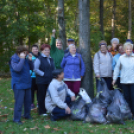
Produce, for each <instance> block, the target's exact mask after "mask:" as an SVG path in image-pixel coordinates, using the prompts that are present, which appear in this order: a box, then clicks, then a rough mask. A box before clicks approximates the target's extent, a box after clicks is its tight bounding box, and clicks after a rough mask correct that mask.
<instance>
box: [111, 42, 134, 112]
mask: <svg viewBox="0 0 134 134" xmlns="http://www.w3.org/2000/svg"><path fill="white" fill-rule="evenodd" d="M124 50H125V54H123V55H122V56H120V58H119V60H118V62H117V65H116V67H115V69H114V75H113V85H114V84H115V82H116V80H117V79H118V76H119V73H120V71H121V76H120V79H121V84H122V89H123V94H124V97H125V99H126V101H127V103H128V104H129V106H130V108H131V111H132V113H133V115H134V54H133V44H131V43H130V42H126V43H125V44H124Z"/></svg>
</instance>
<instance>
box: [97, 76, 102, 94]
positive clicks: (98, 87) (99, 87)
mask: <svg viewBox="0 0 134 134" xmlns="http://www.w3.org/2000/svg"><path fill="white" fill-rule="evenodd" d="M96 79H97V84H96V89H97V93H99V92H100V91H102V89H103V88H102V87H103V82H102V78H96Z"/></svg>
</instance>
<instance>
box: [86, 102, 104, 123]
mask: <svg viewBox="0 0 134 134" xmlns="http://www.w3.org/2000/svg"><path fill="white" fill-rule="evenodd" d="M105 114H106V109H103V107H102V104H99V103H98V104H94V103H92V104H91V105H90V107H89V111H88V114H87V116H86V118H85V122H90V123H100V124H102V123H106V118H105Z"/></svg>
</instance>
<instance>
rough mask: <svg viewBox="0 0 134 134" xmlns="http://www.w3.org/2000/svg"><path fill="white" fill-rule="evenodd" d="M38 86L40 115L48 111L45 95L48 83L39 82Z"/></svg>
mask: <svg viewBox="0 0 134 134" xmlns="http://www.w3.org/2000/svg"><path fill="white" fill-rule="evenodd" d="M37 86H38V112H39V115H41V114H45V113H46V108H45V97H46V91H47V88H48V84H37Z"/></svg>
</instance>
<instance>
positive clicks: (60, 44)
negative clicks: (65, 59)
mask: <svg viewBox="0 0 134 134" xmlns="http://www.w3.org/2000/svg"><path fill="white" fill-rule="evenodd" d="M56 47H57V48H58V49H59V50H61V49H62V42H61V41H57V42H56Z"/></svg>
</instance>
